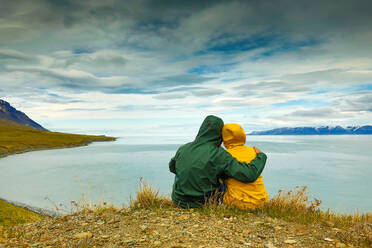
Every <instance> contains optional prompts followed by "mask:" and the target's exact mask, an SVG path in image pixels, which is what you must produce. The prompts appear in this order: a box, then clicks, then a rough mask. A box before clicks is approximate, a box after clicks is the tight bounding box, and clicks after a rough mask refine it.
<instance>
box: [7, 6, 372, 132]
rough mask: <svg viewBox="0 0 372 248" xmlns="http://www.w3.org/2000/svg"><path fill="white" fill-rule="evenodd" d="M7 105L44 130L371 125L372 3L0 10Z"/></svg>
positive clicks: (192, 129)
mask: <svg viewBox="0 0 372 248" xmlns="http://www.w3.org/2000/svg"><path fill="white" fill-rule="evenodd" d="M0 6H1V8H0V98H1V99H4V100H6V101H8V102H10V103H11V104H12V105H13V106H15V107H16V108H18V109H20V110H22V111H24V112H25V113H27V114H28V115H29V116H30V117H31V118H33V119H34V120H36V121H38V122H39V123H40V124H42V125H44V126H45V127H46V128H49V129H51V130H57V131H70V132H85V133H102V132H105V133H107V134H112V135H118V134H123V135H165V134H167V135H184V134H190V133H192V135H194V132H195V130H197V129H198V126H199V124H200V122H201V121H202V119H203V118H204V117H205V116H206V115H208V114H214V115H217V116H220V117H221V118H223V119H224V121H225V122H238V123H240V124H242V125H243V127H244V128H245V130H246V131H247V132H249V131H253V130H264V129H269V128H274V127H281V126H303V125H306V126H310V125H315V126H320V125H358V124H371V123H372V114H371V112H372V29H371V27H372V15H371V9H372V4H371V1H369V0H366V1H362V0H361V1H359V0H355V1H348V0H345V1H343V0H341V1H332V0H329V1H327V0H322V1H289V0H288V1H285V0H283V1H192V0H187V1H186V0H185V1H172V0H169V1H165V0H157V1H155V0H153V1H150V0H133V1H131V0H126V1H116V0H107V1H101V0H95V1H72V0H58V1H57V0H44V1H42V0H33V1H29V0H23V1H22V0H17V1H10V0H0Z"/></svg>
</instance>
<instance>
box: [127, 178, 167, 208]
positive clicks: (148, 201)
mask: <svg viewBox="0 0 372 248" xmlns="http://www.w3.org/2000/svg"><path fill="white" fill-rule="evenodd" d="M129 205H130V208H131V209H138V208H145V209H161V208H169V207H172V206H173V202H172V201H171V200H169V198H167V197H166V196H162V195H159V189H154V188H153V187H152V186H150V185H148V184H147V183H146V182H145V181H143V180H141V181H140V188H139V189H138V190H137V191H136V199H135V200H134V199H132V198H131V199H130V204H129Z"/></svg>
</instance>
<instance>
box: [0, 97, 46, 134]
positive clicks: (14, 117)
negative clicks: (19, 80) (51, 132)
mask: <svg viewBox="0 0 372 248" xmlns="http://www.w3.org/2000/svg"><path fill="white" fill-rule="evenodd" d="M0 119H5V120H10V121H13V122H16V123H18V124H20V125H23V126H27V127H30V128H35V129H39V130H45V131H47V129H45V128H43V127H42V126H41V125H40V124H38V123H36V122H35V121H33V120H31V119H30V118H29V117H28V116H27V115H26V114H25V113H23V112H21V111H19V110H16V109H15V108H14V107H12V106H11V105H10V104H9V103H8V102H6V101H4V100H1V99H0Z"/></svg>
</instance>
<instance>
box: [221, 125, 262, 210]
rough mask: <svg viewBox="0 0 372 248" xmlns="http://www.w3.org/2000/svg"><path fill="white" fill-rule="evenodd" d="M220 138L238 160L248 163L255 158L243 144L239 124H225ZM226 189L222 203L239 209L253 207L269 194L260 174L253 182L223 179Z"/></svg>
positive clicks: (242, 131) (242, 134) (244, 135)
mask: <svg viewBox="0 0 372 248" xmlns="http://www.w3.org/2000/svg"><path fill="white" fill-rule="evenodd" d="M222 138H223V142H224V146H225V147H226V150H227V152H229V153H230V154H231V155H232V156H233V157H234V158H236V159H237V160H238V161H239V162H247V163H249V162H250V161H252V160H253V159H254V158H256V152H255V150H254V149H253V148H252V147H249V146H245V142H246V134H245V133H244V130H243V128H242V127H241V126H240V125H239V124H235V123H232V124H226V125H224V127H223V129H222ZM224 183H225V185H226V187H227V191H226V193H225V196H224V203H225V204H228V205H234V206H236V207H238V208H240V209H254V208H257V207H258V206H260V205H262V204H263V203H265V202H267V201H268V199H269V196H268V194H267V192H266V189H265V185H264V183H263V180H262V175H260V176H259V177H258V178H257V180H256V181H255V182H253V183H243V182H240V181H238V180H235V179H233V178H228V179H226V180H225V181H224Z"/></svg>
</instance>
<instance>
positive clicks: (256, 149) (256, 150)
mask: <svg viewBox="0 0 372 248" xmlns="http://www.w3.org/2000/svg"><path fill="white" fill-rule="evenodd" d="M253 149H254V151H255V152H256V153H257V154H259V153H260V152H262V151H261V150H260V149H258V148H257V147H255V146H254V147H253Z"/></svg>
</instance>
